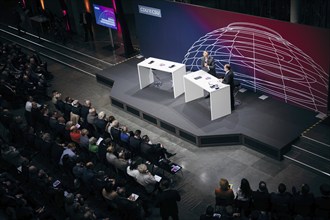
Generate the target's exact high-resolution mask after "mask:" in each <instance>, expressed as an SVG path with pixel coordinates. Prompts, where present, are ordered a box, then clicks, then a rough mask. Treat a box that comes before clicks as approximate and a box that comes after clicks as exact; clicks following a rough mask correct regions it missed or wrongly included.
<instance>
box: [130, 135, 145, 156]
mask: <svg viewBox="0 0 330 220" xmlns="http://www.w3.org/2000/svg"><path fill="white" fill-rule="evenodd" d="M141 142H142V139H141V131H140V130H136V131H135V132H134V136H133V137H130V138H129V146H130V150H131V151H132V153H139V152H140V146H141Z"/></svg>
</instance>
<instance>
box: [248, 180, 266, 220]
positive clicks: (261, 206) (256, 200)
mask: <svg viewBox="0 0 330 220" xmlns="http://www.w3.org/2000/svg"><path fill="white" fill-rule="evenodd" d="M252 207H253V209H255V210H259V211H262V212H268V211H270V194H269V193H268V189H267V185H266V183H265V182H264V181H260V182H259V188H258V189H257V190H256V191H253V192H252ZM262 214H265V213H262Z"/></svg>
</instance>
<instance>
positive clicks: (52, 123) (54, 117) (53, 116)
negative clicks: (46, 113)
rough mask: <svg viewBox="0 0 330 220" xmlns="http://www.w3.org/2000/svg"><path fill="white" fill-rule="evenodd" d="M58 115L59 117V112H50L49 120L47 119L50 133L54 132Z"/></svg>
mask: <svg viewBox="0 0 330 220" xmlns="http://www.w3.org/2000/svg"><path fill="white" fill-rule="evenodd" d="M58 117H59V114H58V112H57V111H53V112H52V113H51V114H50V117H49V121H48V126H49V129H50V132H51V133H52V134H55V130H56V124H57V119H58Z"/></svg>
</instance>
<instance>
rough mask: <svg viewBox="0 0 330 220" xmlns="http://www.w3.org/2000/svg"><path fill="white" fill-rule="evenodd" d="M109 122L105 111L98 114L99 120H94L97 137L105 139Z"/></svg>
mask: <svg viewBox="0 0 330 220" xmlns="http://www.w3.org/2000/svg"><path fill="white" fill-rule="evenodd" d="M107 124H108V122H107V120H106V114H105V112H104V111H101V112H99V113H98V115H97V118H95V120H94V125H95V128H96V132H97V136H98V137H99V136H101V137H104V133H105V128H106V126H107Z"/></svg>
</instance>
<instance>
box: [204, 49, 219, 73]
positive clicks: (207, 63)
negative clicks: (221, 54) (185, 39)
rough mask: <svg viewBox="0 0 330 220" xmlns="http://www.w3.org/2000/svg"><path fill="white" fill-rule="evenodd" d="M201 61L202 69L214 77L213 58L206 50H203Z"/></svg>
mask: <svg viewBox="0 0 330 220" xmlns="http://www.w3.org/2000/svg"><path fill="white" fill-rule="evenodd" d="M201 61H202V62H201V67H202V70H204V71H205V72H208V73H209V74H211V75H213V76H215V77H216V73H215V64H214V58H213V57H211V56H210V55H209V53H208V52H207V51H204V52H203V57H202V58H201Z"/></svg>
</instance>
